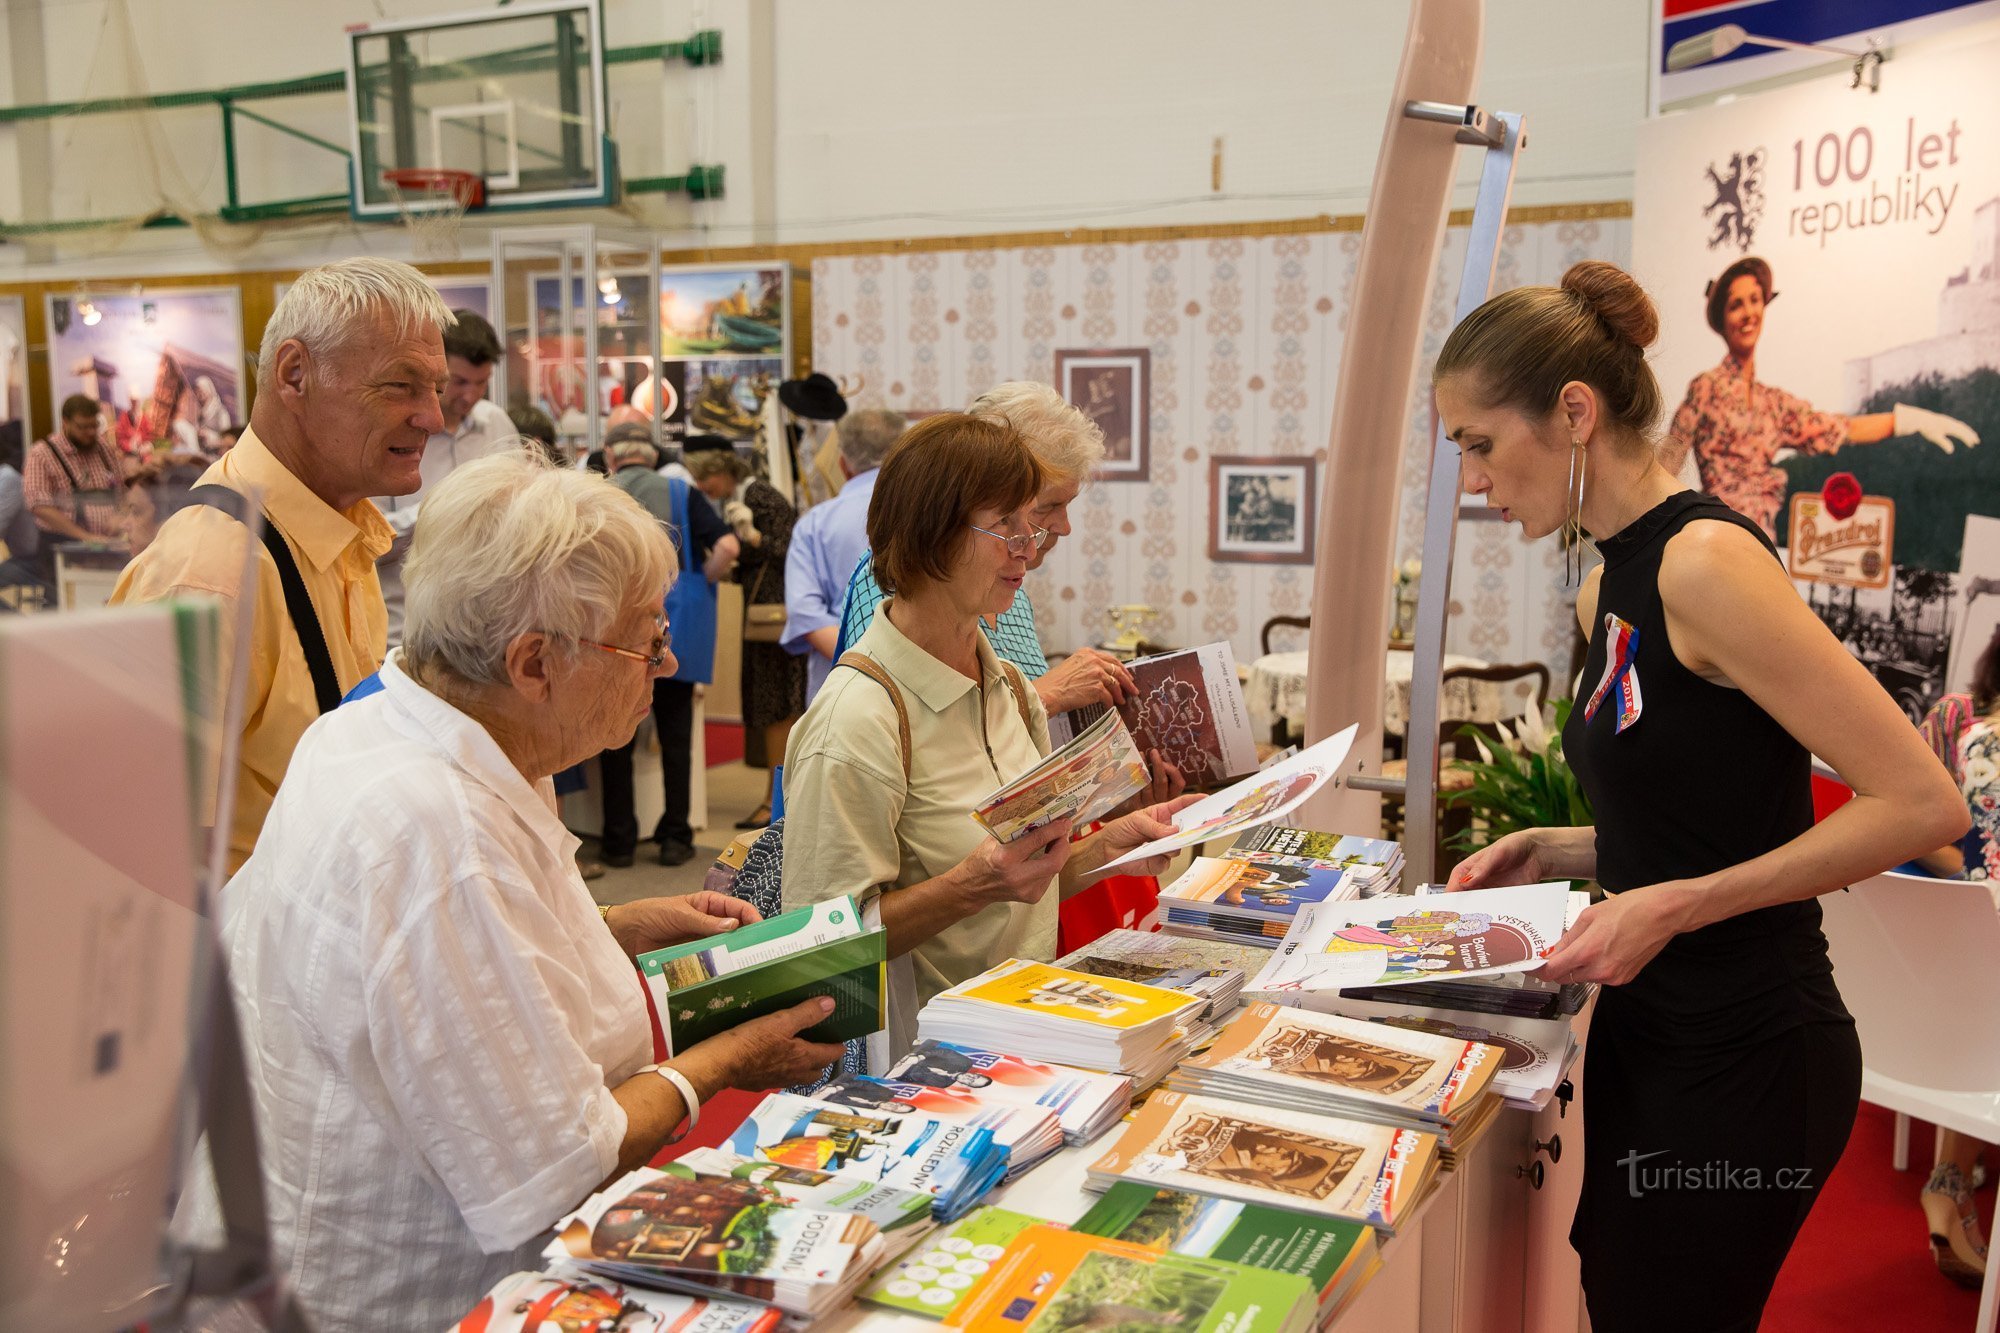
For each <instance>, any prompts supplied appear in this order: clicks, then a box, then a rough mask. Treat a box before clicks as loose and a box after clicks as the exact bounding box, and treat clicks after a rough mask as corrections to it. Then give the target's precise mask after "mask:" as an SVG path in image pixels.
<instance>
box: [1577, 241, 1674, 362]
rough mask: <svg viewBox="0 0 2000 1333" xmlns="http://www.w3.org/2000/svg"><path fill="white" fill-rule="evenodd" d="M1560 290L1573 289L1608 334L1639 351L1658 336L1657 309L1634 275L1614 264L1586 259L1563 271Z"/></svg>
mask: <svg viewBox="0 0 2000 1333" xmlns="http://www.w3.org/2000/svg"><path fill="white" fill-rule="evenodd" d="M1562 285H1563V290H1564V291H1566V292H1574V293H1575V294H1576V295H1577V296H1579V297H1581V298H1582V299H1583V301H1584V303H1585V304H1586V305H1588V306H1589V307H1590V309H1591V311H1592V313H1594V314H1595V315H1596V316H1597V317H1598V318H1599V319H1600V320H1602V321H1604V326H1605V327H1606V328H1608V329H1610V330H1611V332H1612V335H1613V336H1614V337H1617V338H1619V339H1621V340H1623V341H1625V342H1628V343H1631V344H1632V345H1633V346H1634V347H1636V348H1638V349H1639V350H1640V351H1642V352H1643V351H1645V350H1646V349H1647V348H1648V347H1651V346H1652V345H1653V340H1654V339H1656V338H1658V337H1659V336H1660V312H1659V311H1657V310H1655V309H1654V308H1653V298H1652V297H1650V296H1648V295H1646V290H1645V288H1643V287H1641V286H1640V285H1639V283H1638V281H1637V280H1636V279H1634V278H1633V276H1632V275H1631V274H1629V273H1627V272H1626V271H1625V270H1624V269H1622V268H1619V267H1618V266H1617V265H1616V264H1607V263H1605V262H1604V261H1603V260H1601V259H1586V260H1584V261H1583V262H1582V263H1580V264H1573V265H1571V266H1570V270H1569V272H1567V273H1565V274H1563V280H1562Z"/></svg>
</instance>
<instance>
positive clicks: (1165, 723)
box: [1049, 640, 1257, 789]
mask: <svg viewBox="0 0 2000 1333" xmlns="http://www.w3.org/2000/svg"><path fill="white" fill-rule="evenodd" d="M1125 666H1126V670H1128V671H1130V672H1131V673H1132V683H1133V684H1134V685H1135V686H1137V687H1138V693H1137V694H1135V695H1133V696H1132V697H1131V698H1129V699H1127V700H1126V701H1125V702H1123V703H1121V704H1119V705H1118V706H1117V709H1116V710H1115V711H1116V712H1117V714H1118V716H1119V717H1121V718H1123V719H1124V720H1125V726H1126V728H1127V730H1129V731H1130V732H1131V733H1132V744H1133V745H1135V746H1136V747H1138V750H1139V753H1140V754H1142V755H1150V754H1152V753H1153V752H1155V751H1157V752H1158V753H1159V755H1160V757H1161V758H1162V759H1165V760H1166V761H1167V762H1168V763H1170V764H1172V765H1173V766H1174V767H1176V768H1178V769H1179V770H1180V771H1181V776H1182V777H1184V778H1186V779H1187V784H1188V786H1189V787H1191V788H1196V789H1199V788H1204V787H1218V786H1221V785H1222V784H1224V783H1228V782H1235V781H1236V780H1237V779H1239V778H1243V777H1246V776H1248V775H1249V774H1251V773H1254V772H1256V771H1257V736H1256V733H1255V731H1254V730H1253V729H1252V728H1251V725H1250V710H1249V708H1248V707H1247V706H1246V705H1245V704H1244V702H1243V683H1242V681H1241V680H1239V679H1238V677H1237V675H1236V650H1235V649H1233V648H1231V647H1230V646H1229V643H1228V642H1227V641H1226V640H1225V641H1223V642H1220V643H1210V644H1204V645H1203V646H1202V647H1200V648H1183V649H1181V650H1179V651H1178V652H1171V653H1160V654H1157V655H1156V656H1153V657H1139V658H1134V659H1133V660H1132V661H1130V662H1127V663H1126V664H1125ZM1111 711H1114V710H1113V709H1112V708H1111V707H1110V705H1108V704H1088V705H1086V706H1085V707H1082V708H1078V709H1073V710H1071V711H1070V712H1067V713H1051V714H1050V715H1049V741H1050V743H1052V744H1054V745H1058V746H1061V745H1066V744H1068V743H1069V742H1070V740H1071V739H1073V738H1074V737H1076V736H1078V735H1081V734H1082V733H1083V732H1085V731H1087V730H1088V729H1089V728H1090V727H1091V725H1092V724H1093V723H1095V722H1096V721H1097V720H1098V719H1099V718H1101V717H1103V716H1104V714H1106V713H1107V712H1111Z"/></svg>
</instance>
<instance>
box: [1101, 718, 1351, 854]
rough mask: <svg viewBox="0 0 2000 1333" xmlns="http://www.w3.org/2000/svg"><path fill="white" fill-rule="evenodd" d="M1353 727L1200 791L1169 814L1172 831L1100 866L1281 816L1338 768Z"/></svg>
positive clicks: (1172, 849) (1169, 849)
mask: <svg viewBox="0 0 2000 1333" xmlns="http://www.w3.org/2000/svg"><path fill="white" fill-rule="evenodd" d="M1356 730H1357V728H1355V727H1349V728H1347V730H1345V731H1343V732H1340V733H1339V734H1337V735H1333V736H1329V737H1327V738H1326V739H1325V740H1323V741H1321V742H1320V743H1319V744H1317V745H1313V746H1309V747H1307V748H1306V749H1304V750H1301V751H1300V752H1299V753H1298V754H1295V755H1293V756H1292V757H1291V758H1290V759H1287V760H1285V762H1283V763H1282V764H1273V765H1272V766H1271V767H1269V768H1267V769H1265V770H1264V771H1263V772H1261V773H1252V774H1251V775H1250V776H1249V777H1247V778H1245V779H1243V781H1241V782H1239V783H1237V784H1235V785H1234V786H1232V787H1225V788H1224V789H1223V790H1221V791H1219V792H1217V793H1215V795H1213V796H1205V797H1203V798H1202V799H1201V800H1199V801H1196V802H1195V803H1194V804H1193V805H1191V806H1189V807H1188V808H1187V809H1185V810H1183V811H1181V812H1180V813H1179V814H1177V815H1175V816H1174V818H1173V824H1174V827H1175V828H1176V829H1177V830H1179V831H1178V832H1176V833H1174V834H1172V835H1171V836H1169V837H1165V838H1160V839H1158V840H1157V841H1154V842H1149V843H1147V844H1145V845H1144V846H1142V847H1135V848H1133V849H1132V850H1131V851H1129V852H1127V853H1125V855H1123V856H1121V857H1119V858H1118V859H1117V860H1116V861H1112V862H1109V863H1107V864H1106V865H1105V866H1104V869H1106V870H1111V869H1115V868H1116V867H1118V866H1122V865H1124V864H1126V863H1127V862H1130V861H1143V860H1145V859H1146V858H1147V857H1151V856H1159V855H1161V854H1162V853H1165V852H1177V851H1179V850H1180V849H1181V848H1183V847H1187V846H1190V845H1192V844H1194V843H1197V842H1207V841H1208V840H1209V839H1211V838H1226V837H1229V836H1230V835H1232V834H1236V833H1241V832H1242V831H1243V830H1244V829H1248V828H1255V827H1257V826H1258V825H1259V824H1268V823H1270V822H1271V821H1272V820H1274V819H1282V818H1284V817H1285V816H1286V815H1288V814H1290V813H1291V812H1292V811H1294V810H1296V809H1298V808H1299V806H1300V805H1302V804H1304V803H1305V800H1306V798H1307V797H1309V796H1311V795H1312V794H1313V793H1314V792H1316V791H1318V790H1319V789H1320V788H1321V787H1324V786H1325V785H1326V783H1327V780H1328V779H1329V778H1331V777H1332V776H1333V775H1334V774H1335V773H1338V772H1339V771H1340V769H1341V766H1342V765H1344V764H1345V763H1346V762H1347V752H1348V750H1349V749H1351V748H1352V747H1353V745H1354V734H1355V732H1356Z"/></svg>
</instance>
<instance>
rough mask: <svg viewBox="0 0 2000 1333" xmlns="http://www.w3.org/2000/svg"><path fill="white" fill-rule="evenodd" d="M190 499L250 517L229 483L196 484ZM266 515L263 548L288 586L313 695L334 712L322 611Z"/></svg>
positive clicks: (334, 681)
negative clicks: (322, 627)
mask: <svg viewBox="0 0 2000 1333" xmlns="http://www.w3.org/2000/svg"><path fill="white" fill-rule="evenodd" d="M188 499H190V500H192V501H193V502H195V503H196V504H203V505H207V506H208V507H209V508H210V509H219V510H221V511H222V512H223V513H225V514H227V515H229V516H230V517H231V518H233V519H235V520H236V521H237V522H239V523H244V522H247V521H248V520H247V519H245V518H244V516H243V510H244V502H243V497H242V496H241V495H238V494H237V493H236V492H235V491H232V490H230V489H229V488H228V487H227V486H216V485H212V484H211V485H207V486H197V487H195V488H194V489H193V490H191V491H189V492H188ZM263 517H264V522H263V529H264V549H265V550H266V551H269V552H270V553H271V563H272V564H274V565H276V566H277V567H278V584H279V586H281V587H282V588H283V589H284V590H285V614H286V615H287V616H289V617H290V618H291V622H292V632H293V633H295V634H297V635H298V636H299V647H300V648H301V649H303V650H304V652H305V657H306V670H307V671H310V672H311V673H312V683H313V697H314V698H315V699H316V700H318V702H319V711H320V712H322V713H331V712H332V711H333V710H334V709H336V708H338V707H340V678H339V676H337V675H336V674H334V670H333V654H332V653H330V652H328V651H327V647H326V635H325V634H324V633H323V632H321V630H320V624H319V613H318V612H316V611H315V610H313V604H312V597H311V595H310V594H309V593H307V592H306V581H305V579H303V578H302V577H300V575H299V566H298V562H297V561H295V560H293V559H292V548H291V547H289V546H287V545H286V544H285V536H284V534H283V533H281V532H279V531H278V529H277V525H276V524H274V523H272V522H271V519H270V516H269V515H265V516H263Z"/></svg>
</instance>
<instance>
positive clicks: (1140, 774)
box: [972, 712, 1152, 842]
mask: <svg viewBox="0 0 2000 1333" xmlns="http://www.w3.org/2000/svg"><path fill="white" fill-rule="evenodd" d="M1151 781H1152V776H1151V774H1149V773H1148V772H1147V771H1146V761H1145V757H1144V756H1142V755H1141V754H1140V753H1139V749H1138V747H1137V746H1135V745H1133V744H1132V734H1131V733H1130V732H1128V731H1127V730H1126V729H1125V723H1124V720H1123V719H1122V718H1120V717H1119V716H1118V714H1116V713H1112V712H1107V713H1105V715H1104V716H1103V717H1100V718H1098V719H1097V721H1096V722H1094V723H1093V724H1091V726H1090V727H1089V728H1088V729H1087V730H1085V731H1084V732H1083V733H1082V734H1081V735H1079V736H1078V737H1077V738H1076V739H1075V740H1073V741H1071V742H1070V743H1069V744H1068V745H1065V746H1063V747H1062V748H1061V749H1060V750H1057V751H1056V752H1055V753H1054V754H1052V755H1050V756H1049V757H1048V758H1046V759H1044V760H1042V762H1041V763H1039V764H1037V765H1035V766H1034V767H1033V768H1031V769H1029V770H1028V771H1027V772H1026V773H1023V774H1022V775H1021V776H1020V777H1018V778H1015V779H1014V780H1013V781H1012V782H1010V783H1008V784H1007V785H1006V786H1004V787H1002V788H1000V790H998V791H996V792H994V793H993V794H992V795H991V796H988V797H987V798H986V799H985V800H984V801H981V802H980V803H979V805H978V806H977V807H976V808H975V809H974V810H973V812H972V817H973V818H974V819H976V820H978V821H979V824H980V827H982V828H984V829H985V830H986V831H987V832H988V833H991V834H992V835H993V836H994V838H995V839H997V840H998V841H1000V842H1012V841H1014V839H1016V838H1018V837H1020V836H1021V835H1022V834H1023V833H1027V832H1029V831H1030V830H1032V829H1038V828H1041V827H1042V826H1043V825H1045V824H1053V823H1055V822H1056V821H1057V820H1058V819H1070V820H1074V821H1075V822H1077V823H1079V824H1087V823H1089V822H1090V821H1091V820H1093V819H1096V818H1098V817H1099V816H1101V815H1103V814H1105V813H1106V812H1108V811H1110V810H1113V809H1115V808H1117V807H1118V806H1120V805H1122V804H1124V802H1125V801H1126V799H1127V798H1129V797H1130V796H1131V795H1132V794H1133V793H1135V792H1141V791H1144V790H1145V789H1146V784H1147V783H1149V782H1151Z"/></svg>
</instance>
